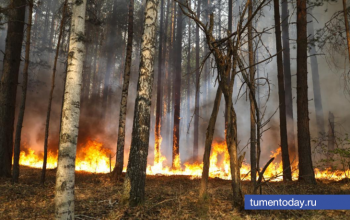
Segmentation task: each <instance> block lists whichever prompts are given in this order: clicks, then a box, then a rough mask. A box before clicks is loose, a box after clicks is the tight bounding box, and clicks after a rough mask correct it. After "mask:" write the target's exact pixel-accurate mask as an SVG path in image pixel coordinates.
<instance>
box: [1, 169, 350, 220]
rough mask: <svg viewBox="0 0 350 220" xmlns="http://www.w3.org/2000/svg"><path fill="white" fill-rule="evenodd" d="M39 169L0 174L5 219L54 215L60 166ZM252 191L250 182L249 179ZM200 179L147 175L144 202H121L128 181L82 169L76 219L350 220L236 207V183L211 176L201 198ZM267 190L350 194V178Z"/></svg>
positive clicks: (346, 215)
mask: <svg viewBox="0 0 350 220" xmlns="http://www.w3.org/2000/svg"><path fill="white" fill-rule="evenodd" d="M40 172H41V170H39V169H32V168H26V167H21V175H20V183H19V184H12V183H11V181H10V180H9V179H4V178H3V179H0V219H1V220H5V219H38V220H39V219H53V218H54V184H55V170H48V172H47V181H46V183H45V186H42V185H40V183H39V181H40ZM242 185H243V192H244V193H246V192H248V187H249V185H250V184H249V182H243V183H242ZM199 186H200V180H199V179H193V180H192V179H191V178H189V177H186V176H147V180H146V202H145V204H144V206H139V207H136V208H128V207H127V206H125V205H123V204H121V203H120V198H121V192H122V183H117V182H115V181H111V179H110V177H109V175H108V174H91V173H84V172H77V173H76V188H75V195H76V202H75V218H76V219H87V220H88V219H317V220H322V219H350V210H347V211H345V210H344V211H343V210H338V211H334V210H289V211H288V210H283V211H280V210H271V211H268V210H265V211H245V210H243V211H241V212H239V213H238V212H235V211H232V206H231V202H230V201H231V199H232V195H231V185H230V182H229V181H227V180H221V179H210V180H209V190H208V191H209V197H208V198H207V200H206V201H205V202H203V201H199V200H198V191H199ZM262 191H263V194H350V181H348V180H343V181H339V182H329V181H318V184H317V185H315V186H307V185H302V184H299V183H298V182H291V183H287V184H284V183H269V184H268V185H265V186H264V187H263V189H262Z"/></svg>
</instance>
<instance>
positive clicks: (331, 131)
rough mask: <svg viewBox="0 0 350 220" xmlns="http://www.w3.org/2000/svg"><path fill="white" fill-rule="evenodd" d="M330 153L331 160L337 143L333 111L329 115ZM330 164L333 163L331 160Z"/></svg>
mask: <svg viewBox="0 0 350 220" xmlns="http://www.w3.org/2000/svg"><path fill="white" fill-rule="evenodd" d="M328 120H329V122H328V124H329V125H328V146H327V147H328V154H327V159H328V160H330V159H332V158H333V152H332V151H333V150H334V144H335V135H334V134H335V130H334V129H335V128H334V115H333V113H332V112H329V116H328ZM329 165H331V161H329Z"/></svg>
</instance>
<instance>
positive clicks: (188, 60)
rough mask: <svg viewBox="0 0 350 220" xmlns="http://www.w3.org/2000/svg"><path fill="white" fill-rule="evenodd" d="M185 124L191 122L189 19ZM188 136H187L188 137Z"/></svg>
mask: <svg viewBox="0 0 350 220" xmlns="http://www.w3.org/2000/svg"><path fill="white" fill-rule="evenodd" d="M187 47H188V48H187V70H186V72H187V122H186V123H187V124H189V123H190V121H191V19H190V18H188V44H187ZM189 136H190V135H188V137H189Z"/></svg>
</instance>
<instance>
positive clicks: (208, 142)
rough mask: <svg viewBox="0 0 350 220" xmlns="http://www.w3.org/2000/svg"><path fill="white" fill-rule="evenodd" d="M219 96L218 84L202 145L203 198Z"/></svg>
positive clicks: (206, 185) (219, 100) (203, 196)
mask: <svg viewBox="0 0 350 220" xmlns="http://www.w3.org/2000/svg"><path fill="white" fill-rule="evenodd" d="M221 96H222V91H221V88H220V86H218V89H217V92H216V96H215V100H214V106H213V110H212V112H211V116H210V119H209V124H208V128H207V133H206V137H205V147H204V156H203V171H202V179H201V188H200V191H199V197H200V198H205V197H206V194H207V188H208V178H209V168H210V151H211V145H212V143H213V136H214V131H215V124H216V119H217V116H218V113H219V109H220V102H221Z"/></svg>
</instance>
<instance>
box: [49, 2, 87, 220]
mask: <svg viewBox="0 0 350 220" xmlns="http://www.w3.org/2000/svg"><path fill="white" fill-rule="evenodd" d="M85 11H86V0H81V1H76V2H75V3H74V4H73V6H72V18H71V34H70V39H69V52H68V70H67V79H66V87H65V94H64V103H63V109H62V118H61V131H60V140H59V151H58V162H57V173H56V187H55V190H56V193H55V216H56V219H57V220H58V219H62V220H63V219H74V183H75V156H76V147H77V141H78V129H79V114H80V93H81V83H82V71H83V60H84V40H85V38H84V35H85Z"/></svg>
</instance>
